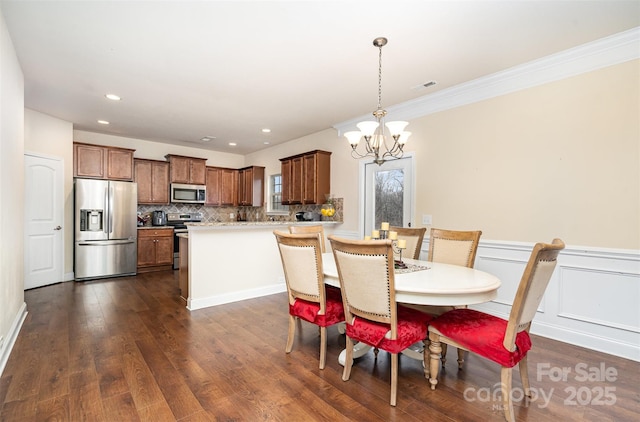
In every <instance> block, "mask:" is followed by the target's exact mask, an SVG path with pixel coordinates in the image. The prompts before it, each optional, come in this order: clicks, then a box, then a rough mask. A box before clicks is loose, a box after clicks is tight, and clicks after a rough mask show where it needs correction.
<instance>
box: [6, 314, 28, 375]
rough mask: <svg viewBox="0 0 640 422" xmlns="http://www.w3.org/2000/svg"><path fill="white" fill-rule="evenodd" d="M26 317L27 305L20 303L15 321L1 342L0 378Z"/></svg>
mask: <svg viewBox="0 0 640 422" xmlns="http://www.w3.org/2000/svg"><path fill="white" fill-rule="evenodd" d="M26 317H27V304H26V303H24V302H22V306H20V309H19V310H18V313H17V314H16V317H15V319H14V320H13V324H11V327H10V328H9V332H8V333H7V337H6V338H5V339H4V341H3V342H2V345H1V346H0V376H1V375H2V373H3V372H4V368H5V366H6V365H7V361H8V360H9V355H10V354H11V350H13V345H14V344H15V343H16V339H17V338H18V333H19V332H20V329H21V328H22V324H23V323H24V320H25V318H26Z"/></svg>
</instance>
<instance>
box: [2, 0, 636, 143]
mask: <svg viewBox="0 0 640 422" xmlns="http://www.w3.org/2000/svg"><path fill="white" fill-rule="evenodd" d="M0 6H1V9H2V13H3V15H4V19H5V21H6V24H7V27H8V30H9V34H10V36H11V39H12V41H13V45H14V47H15V49H16V53H17V56H18V60H19V61H20V65H21V66H22V70H23V72H24V78H25V107H27V108H30V109H33V110H36V111H40V112H43V113H46V114H49V115H52V116H55V117H58V118H60V119H63V120H66V121H69V122H72V123H73V125H74V129H79V130H86V131H92V132H101V133H108V134H113V135H119V136H126V137H131V138H138V139H146V140H151V141H157V142H165V143H174V144H178V145H187V146H191V147H200V148H205V149H211V150H215V151H224V152H231V153H238V154H247V153H250V152H253V151H256V150H259V149H262V148H265V147H268V146H270V145H275V144H278V143H281V142H286V141H289V140H292V139H296V138H299V137H302V136H304V135H308V134H311V133H315V132H318V131H321V130H324V129H327V128H330V127H331V126H333V125H334V124H337V123H340V122H343V121H346V120H349V119H353V118H355V117H358V116H363V115H366V114H368V113H370V112H371V111H373V110H374V109H375V108H376V105H377V93H378V92H377V91H378V87H377V83H378V81H377V79H378V50H377V48H375V47H374V46H373V45H372V41H373V39H374V38H376V37H378V36H384V37H387V38H388V39H389V43H388V44H387V46H386V47H384V48H383V50H382V68H383V74H382V105H383V106H386V107H389V106H391V105H394V104H398V103H402V102H404V101H408V100H411V99H414V98H417V97H421V96H424V95H429V94H430V93H434V92H436V91H438V90H441V89H444V88H448V87H451V86H454V85H458V84H460V83H463V82H466V81H469V80H473V79H476V78H479V77H481V76H484V75H488V74H492V73H495V72H498V71H501V70H504V69H507V68H509V67H512V66H515V65H518V64H522V63H526V62H529V61H531V60H534V59H537V58H540V57H543V56H547V55H550V54H552V53H556V52H559V51H562V50H566V49H568V48H571V47H574V46H577V45H581V44H585V43H587V42H591V41H594V40H596V39H599V38H603V37H605V36H608V35H612V34H616V33H619V32H622V31H625V30H628V29H630V28H634V27H637V26H640V1H638V0H633V1H618V0H607V1H548V0H547V1H529V0H527V1H515V0H512V1H424V0H423V1H398V0H396V1H372V0H367V1H349V0H343V1H56V0H51V1H24V0H23V1H15V0H0ZM431 80H434V81H437V85H435V86H433V87H430V88H417V87H421V85H422V84H424V83H426V82H428V81H431ZM107 93H115V94H118V95H120V96H121V97H122V100H121V101H119V102H113V101H109V100H107V99H105V98H104V95H105V94H107ZM98 119H104V120H107V121H109V122H111V124H110V125H108V126H104V125H100V124H98V123H97V120H98ZM262 128H270V129H271V131H272V132H271V133H270V134H263V133H262V132H261V129H262ZM207 135H210V136H215V137H216V139H215V140H213V141H211V142H208V143H204V142H202V141H200V139H201V138H202V137H204V136H207ZM231 141H235V142H237V144H238V145H237V146H236V147H230V146H228V145H227V144H228V142H231ZM265 142H270V145H265Z"/></svg>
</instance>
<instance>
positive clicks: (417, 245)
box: [389, 227, 427, 259]
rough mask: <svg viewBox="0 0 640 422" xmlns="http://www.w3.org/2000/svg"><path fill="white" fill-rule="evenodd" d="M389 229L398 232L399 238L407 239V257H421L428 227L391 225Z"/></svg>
mask: <svg viewBox="0 0 640 422" xmlns="http://www.w3.org/2000/svg"><path fill="white" fill-rule="evenodd" d="M389 230H390V231H394V232H396V233H398V239H404V240H406V241H407V255H406V258H413V259H420V250H421V249H422V241H423V240H424V234H425V232H426V231H427V228H426V227H416V228H413V227H390V228H389Z"/></svg>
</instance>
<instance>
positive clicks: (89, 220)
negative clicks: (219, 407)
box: [80, 210, 103, 232]
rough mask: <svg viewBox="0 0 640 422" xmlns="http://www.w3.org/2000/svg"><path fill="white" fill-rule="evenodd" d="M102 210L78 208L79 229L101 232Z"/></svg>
mask: <svg viewBox="0 0 640 422" xmlns="http://www.w3.org/2000/svg"><path fill="white" fill-rule="evenodd" d="M102 213H103V210H80V231H83V232H101V231H102Z"/></svg>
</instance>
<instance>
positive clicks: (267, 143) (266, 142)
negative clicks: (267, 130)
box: [263, 141, 271, 145]
mask: <svg viewBox="0 0 640 422" xmlns="http://www.w3.org/2000/svg"><path fill="white" fill-rule="evenodd" d="M270 143H271V142H269V141H264V142H263V144H265V145H269V144H270Z"/></svg>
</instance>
